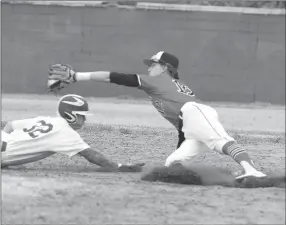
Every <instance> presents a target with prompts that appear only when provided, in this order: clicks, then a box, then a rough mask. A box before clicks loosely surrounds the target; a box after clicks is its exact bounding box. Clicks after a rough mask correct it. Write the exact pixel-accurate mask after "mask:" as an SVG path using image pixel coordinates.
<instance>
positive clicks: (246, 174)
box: [235, 171, 267, 181]
mask: <svg viewBox="0 0 286 225" xmlns="http://www.w3.org/2000/svg"><path fill="white" fill-rule="evenodd" d="M266 176H267V175H266V174H264V173H262V172H260V171H253V172H251V173H245V174H243V175H240V176H238V177H236V178H235V179H236V180H237V181H241V180H243V179H244V178H248V177H256V178H263V177H266Z"/></svg>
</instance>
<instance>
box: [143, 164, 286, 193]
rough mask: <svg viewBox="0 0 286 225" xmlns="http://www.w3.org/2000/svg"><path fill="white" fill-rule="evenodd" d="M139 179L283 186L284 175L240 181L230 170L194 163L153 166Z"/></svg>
mask: <svg viewBox="0 0 286 225" xmlns="http://www.w3.org/2000/svg"><path fill="white" fill-rule="evenodd" d="M141 180H144V181H150V182H155V181H158V182H165V183H177V184H186V185H202V186H210V185H219V186H224V187H233V188H266V187H279V188H285V180H286V179H285V175H269V176H268V177H266V178H253V177H251V178H246V179H244V180H242V181H241V182H240V183H239V182H237V181H236V180H235V177H234V176H233V175H232V174H231V171H229V170H227V169H223V168H217V167H206V166H202V165H195V166H192V167H189V168H188V169H186V168H183V167H182V166H180V165H175V166H173V167H170V168H167V167H155V168H153V169H152V170H151V171H148V172H145V173H144V174H143V175H142V176H141Z"/></svg>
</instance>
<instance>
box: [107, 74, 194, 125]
mask: <svg viewBox="0 0 286 225" xmlns="http://www.w3.org/2000/svg"><path fill="white" fill-rule="evenodd" d="M110 81H111V82H112V83H116V84H120V85H125V86H129V87H138V88H139V89H141V90H143V91H145V92H146V93H147V94H148V95H149V97H150V99H151V101H152V104H153V105H154V106H155V108H156V109H157V110H158V112H159V113H160V114H161V115H162V116H163V117H164V118H165V119H167V120H168V121H169V122H171V123H172V124H173V125H174V126H175V127H176V129H177V130H180V129H181V127H180V118H179V115H180V111H181V108H182V106H183V105H184V104H185V103H186V102H190V101H194V100H195V94H194V93H193V92H192V90H191V89H190V88H189V87H188V86H187V85H185V84H184V83H183V82H181V81H179V80H177V79H172V78H171V77H168V76H155V77H150V76H147V75H137V74H123V73H115V72H112V73H111V74H110Z"/></svg>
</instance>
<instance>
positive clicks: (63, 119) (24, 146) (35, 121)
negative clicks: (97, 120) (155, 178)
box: [1, 95, 143, 172]
mask: <svg viewBox="0 0 286 225" xmlns="http://www.w3.org/2000/svg"><path fill="white" fill-rule="evenodd" d="M89 114H90V113H89V111H88V103H87V101H86V99H84V98H83V97H81V96H79V95H65V96H63V97H62V98H61V99H60V101H59V103H58V116H55V117H49V116H39V117H35V118H31V119H24V120H14V121H12V122H8V123H7V124H6V126H5V127H4V129H3V131H2V138H1V155H2V157H1V167H3V168H5V167H8V166H14V165H21V164H25V163H30V162H35V161H38V160H41V159H44V158H46V157H48V156H51V155H53V154H54V153H61V154H64V155H67V156H69V157H72V156H74V155H76V154H79V155H80V156H82V157H84V158H85V159H86V160H87V161H89V162H91V163H93V164H96V165H98V166H101V167H102V168H103V169H106V171H120V172H140V171H141V167H142V166H143V164H135V165H122V164H118V163H115V162H112V161H110V160H108V159H107V158H105V157H104V156H103V155H102V154H101V153H99V152H97V151H95V150H93V149H91V147H90V146H89V145H88V144H87V143H86V142H84V140H83V139H82V138H81V137H80V135H79V134H78V133H77V132H76V130H79V129H81V128H82V127H83V125H84V123H85V120H86V116H87V115H89ZM103 171H104V170H103Z"/></svg>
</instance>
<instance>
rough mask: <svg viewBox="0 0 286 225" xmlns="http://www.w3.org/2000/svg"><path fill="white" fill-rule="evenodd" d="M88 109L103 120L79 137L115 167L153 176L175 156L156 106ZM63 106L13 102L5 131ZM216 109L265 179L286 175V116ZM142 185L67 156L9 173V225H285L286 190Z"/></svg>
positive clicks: (219, 159) (224, 164) (113, 104)
mask: <svg viewBox="0 0 286 225" xmlns="http://www.w3.org/2000/svg"><path fill="white" fill-rule="evenodd" d="M90 101H91V108H92V111H93V112H94V113H95V116H94V117H92V118H90V120H89V124H88V125H87V127H86V128H84V129H83V130H82V131H80V133H81V135H82V137H83V138H84V139H85V140H86V141H87V142H88V143H90V144H91V146H92V147H94V148H95V149H97V150H100V151H101V152H102V153H103V154H105V155H106V156H108V157H109V158H111V159H113V160H114V161H117V162H121V163H127V162H145V163H146V171H148V170H149V169H150V168H152V167H153V166H157V165H162V164H163V163H164V160H165V159H166V157H167V156H168V155H169V154H170V153H171V152H172V151H173V149H174V148H175V146H176V141H177V137H176V131H175V130H174V129H173V128H172V127H171V126H170V125H169V124H168V123H167V122H165V121H163V120H160V119H161V118H160V116H159V115H157V112H155V110H154V111H152V108H151V106H150V105H149V104H148V103H146V102H144V103H140V104H139V103H138V102H137V103H136V102H135V101H125V100H114V99H109V100H107V99H105V100H102V99H90ZM56 103H57V101H56V99H55V98H54V97H47V96H25V99H23V96H22V98H19V96H15V95H9V96H7V95H6V96H3V97H2V106H3V107H2V121H3V120H5V121H7V120H11V119H19V118H26V117H31V116H36V115H51V114H54V109H55V108H54V107H55V106H56ZM215 106H216V109H217V110H218V112H219V114H220V116H221V117H222V120H223V121H222V123H223V124H224V125H225V127H226V128H227V129H228V130H229V132H230V134H231V135H233V136H234V137H235V138H236V139H238V141H239V143H240V144H242V145H243V146H245V147H246V148H248V149H249V153H250V155H251V156H252V157H253V158H254V160H255V164H256V165H257V167H258V168H259V169H261V170H263V171H265V172H267V173H276V174H278V173H284V171H285V135H284V129H285V114H284V108H283V107H270V106H251V107H249V106H247V107H244V106H243V107H238V108H235V106H234V105H232V106H231V107H226V106H225V105H224V106H222V105H219V104H216V105H215ZM230 113H231V114H230ZM196 161H197V162H203V163H206V164H208V165H211V166H215V167H220V168H227V169H229V170H232V171H236V170H237V169H239V168H238V166H237V165H236V164H235V163H233V162H232V160H231V159H230V158H228V157H226V156H223V155H219V154H218V153H215V152H212V151H205V152H204V153H203V154H201V155H200V156H199V157H198V158H197V160H196ZM146 171H144V172H146ZM140 177H141V174H139V173H133V174H132V173H126V174H123V173H98V172H95V167H94V166H93V165H91V164H89V163H87V162H85V161H84V160H83V159H82V158H80V157H74V158H72V159H68V158H67V157H64V156H61V155H54V156H52V157H50V158H47V159H45V160H42V161H39V162H36V163H32V164H27V165H24V166H19V167H15V168H12V169H9V170H2V223H3V224H19V223H22V224H64V223H65V224H85V223H90V224H108V223H109V224H128V223H130V224H144V223H145V224H146V223H149V224H155V223H157V224H198V223H200V224H262V223H264V224H265V223H270V224H285V188H257V189H237V188H226V187H221V186H207V187H206V186H205V187H204V186H191V185H179V184H166V183H160V182H156V183H149V182H145V181H141V180H140Z"/></svg>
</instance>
